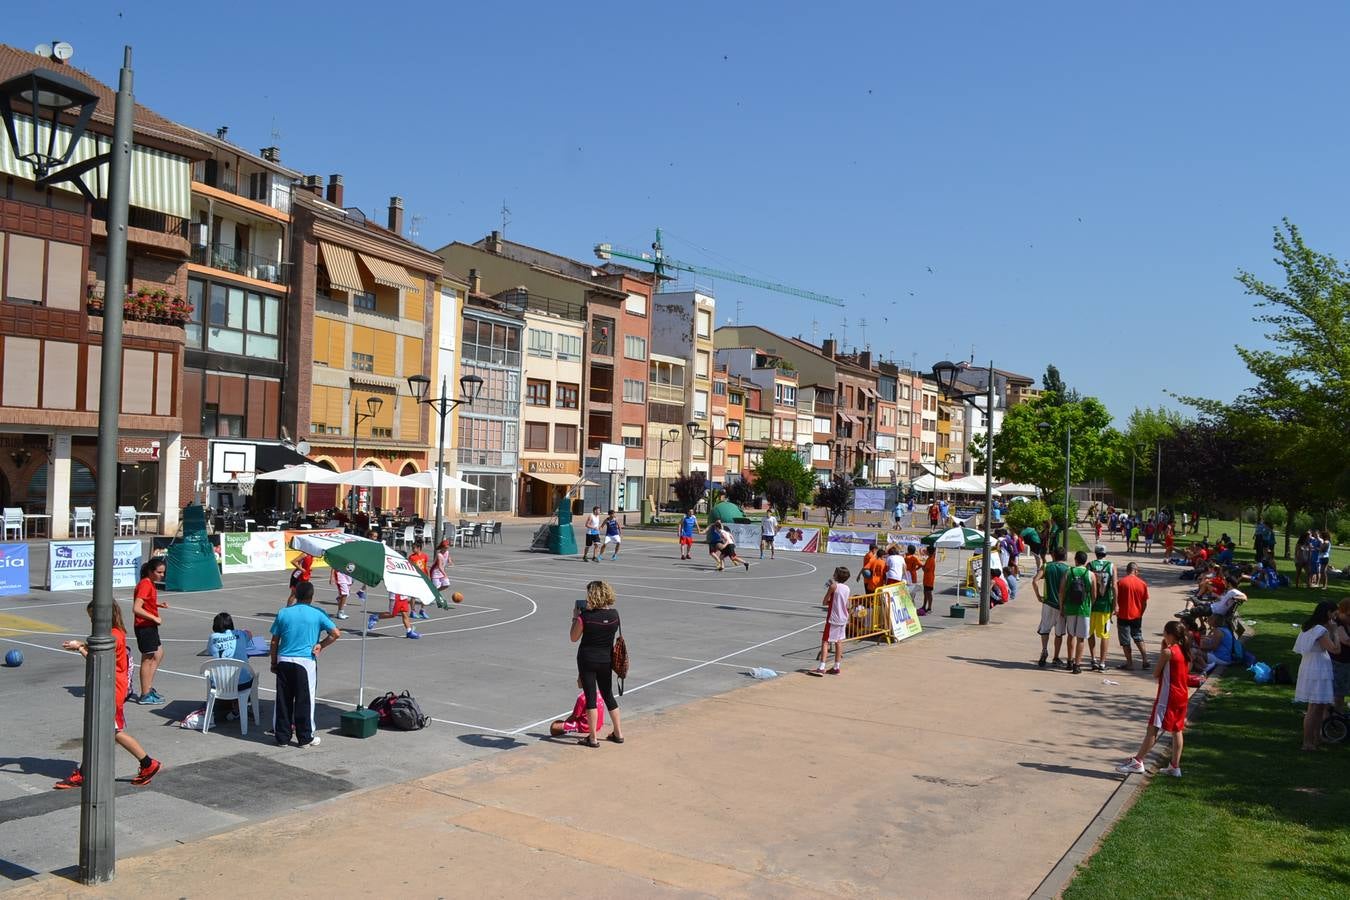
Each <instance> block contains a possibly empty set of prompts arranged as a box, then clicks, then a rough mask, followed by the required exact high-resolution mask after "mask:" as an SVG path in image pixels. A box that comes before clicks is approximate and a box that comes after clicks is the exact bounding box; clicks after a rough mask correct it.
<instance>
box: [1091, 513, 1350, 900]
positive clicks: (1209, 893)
mask: <svg viewBox="0 0 1350 900" xmlns="http://www.w3.org/2000/svg"><path fill="white" fill-rule="evenodd" d="M1201 530H1202V532H1203V526H1202V529H1201ZM1230 534H1234V536H1235V537H1236V534H1235V533H1234V532H1230ZM1246 555H1247V556H1248V557H1249V556H1250V550H1248V551H1247V554H1246ZM1286 574H1290V573H1289V572H1287V571H1286ZM1247 593H1248V596H1249V597H1250V598H1251V599H1250V600H1248V602H1247V603H1246V604H1245V605H1244V606H1243V618H1244V619H1245V620H1247V621H1249V622H1252V623H1253V626H1254V628H1255V629H1256V633H1255V634H1252V633H1251V632H1249V633H1248V635H1247V638H1248V640H1247V641H1246V643H1247V646H1248V648H1249V649H1250V650H1251V651H1252V652H1253V653H1255V654H1256V656H1257V657H1258V658H1260V659H1261V660H1263V661H1265V662H1267V663H1270V664H1272V665H1273V664H1275V663H1277V662H1284V663H1286V664H1287V665H1288V666H1289V669H1290V672H1291V673H1296V672H1297V669H1298V659H1297V657H1296V656H1295V655H1294V653H1293V651H1292V647H1293V643H1294V638H1295V636H1296V635H1297V633H1298V632H1297V630H1296V628H1295V627H1293V626H1295V625H1298V624H1300V623H1302V621H1303V620H1304V618H1306V616H1307V615H1308V613H1309V612H1310V611H1311V610H1312V607H1313V606H1314V604H1315V603H1316V602H1317V601H1319V600H1323V599H1328V600H1333V601H1336V600H1339V599H1340V598H1341V597H1343V596H1346V595H1347V594H1350V585H1347V584H1346V583H1344V582H1342V583H1339V584H1338V583H1336V582H1333V583H1332V586H1331V587H1330V588H1329V589H1328V590H1327V591H1325V592H1323V591H1310V590H1306V589H1304V590H1298V591H1294V590H1290V589H1288V588H1286V589H1283V590H1279V591H1261V590H1255V589H1252V590H1249V591H1248V592H1247ZM1293 692H1294V691H1293V687H1292V686H1287V685H1286V686H1278V685H1258V684H1255V683H1254V682H1253V681H1252V679H1251V676H1250V675H1249V674H1248V673H1247V672H1246V671H1245V670H1237V671H1235V672H1234V673H1233V674H1230V675H1227V676H1225V677H1224V678H1222V679H1220V681H1219V690H1218V692H1217V693H1216V694H1215V695H1214V696H1213V697H1211V698H1210V700H1209V702H1208V703H1207V704H1206V705H1205V706H1204V708H1203V709H1202V710H1201V711H1200V713H1199V714H1198V715H1197V716H1196V718H1195V720H1194V722H1193V723H1192V726H1191V728H1189V729H1188V730H1187V731H1186V750H1185V755H1184V757H1183V758H1182V763H1181V764H1182V769H1183V771H1184V772H1185V777H1184V778H1182V779H1180V780H1177V779H1172V778H1163V777H1159V778H1155V779H1153V781H1152V782H1151V783H1150V784H1149V785H1148V786H1147V787H1145V788H1144V790H1143V791H1142V792H1141V794H1140V796H1139V800H1138V802H1137V803H1136V804H1135V805H1134V806H1133V807H1132V808H1131V809H1130V811H1129V812H1128V813H1126V814H1125V816H1124V817H1122V818H1121V820H1120V821H1119V822H1118V823H1117V824H1116V826H1115V827H1114V828H1113V829H1112V831H1111V833H1110V834H1109V835H1108V836H1107V838H1106V840H1105V841H1104V842H1103V844H1102V846H1101V848H1100V849H1099V850H1098V852H1097V853H1096V854H1095V855H1094V856H1093V857H1092V858H1091V859H1089V860H1088V862H1087V863H1086V864H1085V865H1084V866H1083V867H1082V868H1080V869H1079V872H1078V875H1077V877H1076V878H1075V880H1074V881H1073V883H1072V884H1071V885H1070V886H1069V888H1068V890H1066V891H1065V893H1064V896H1065V897H1066V898H1071V900H1083V898H1094V897H1101V898H1110V900H1119V898H1122V897H1200V896H1203V897H1235V898H1236V897H1241V898H1248V897H1255V898H1270V900H1273V898H1277V897H1278V898H1292V897H1333V896H1348V895H1350V818H1347V810H1350V778H1347V777H1346V776H1347V774H1348V773H1350V745H1342V746H1338V747H1330V748H1327V749H1325V750H1323V751H1321V752H1319V753H1303V752H1301V751H1300V750H1299V744H1300V741H1301V731H1300V729H1301V727H1302V722H1303V711H1304V708H1303V707H1302V706H1296V705H1294V704H1293V703H1292V702H1291V701H1292V699H1293ZM1141 730H1142V723H1141ZM1167 746H1168V745H1167V743H1166V741H1164V742H1162V743H1161V744H1160V748H1161V749H1163V750H1166V749H1167Z"/></svg>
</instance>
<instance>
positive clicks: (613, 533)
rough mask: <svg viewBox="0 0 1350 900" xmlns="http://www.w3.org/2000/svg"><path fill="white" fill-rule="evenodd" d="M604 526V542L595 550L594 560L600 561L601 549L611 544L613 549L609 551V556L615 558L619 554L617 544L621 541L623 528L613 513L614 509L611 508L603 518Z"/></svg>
mask: <svg viewBox="0 0 1350 900" xmlns="http://www.w3.org/2000/svg"><path fill="white" fill-rule="evenodd" d="M604 528H605V543H604V544H603V545H601V547H600V548H599V549H597V550H596V551H595V553H596V562H599V561H600V553H601V551H602V550H603V549H604V548H605V547H608V546H609V545H611V544H613V545H614V551H613V552H612V553H610V555H609V558H610V559H616V558H617V557H618V555H619V545H620V544H621V543H623V534H622V532H623V529H622V528H621V527H620V525H619V520H618V518H617V517H616V516H615V515H614V510H612V509H611V510H610V511H609V515H608V516H607V517H606V518H605V525H604Z"/></svg>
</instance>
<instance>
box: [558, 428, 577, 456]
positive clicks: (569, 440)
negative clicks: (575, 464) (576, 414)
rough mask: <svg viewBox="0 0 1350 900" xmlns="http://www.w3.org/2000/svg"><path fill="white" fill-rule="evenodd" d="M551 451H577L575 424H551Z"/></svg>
mask: <svg viewBox="0 0 1350 900" xmlns="http://www.w3.org/2000/svg"><path fill="white" fill-rule="evenodd" d="M553 452H554V453H576V452H577V426H575V425H554V426H553Z"/></svg>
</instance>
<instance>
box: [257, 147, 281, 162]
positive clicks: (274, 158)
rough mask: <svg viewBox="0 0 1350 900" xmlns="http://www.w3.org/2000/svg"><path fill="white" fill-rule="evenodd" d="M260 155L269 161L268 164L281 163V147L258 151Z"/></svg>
mask: <svg viewBox="0 0 1350 900" xmlns="http://www.w3.org/2000/svg"><path fill="white" fill-rule="evenodd" d="M258 155H259V156H261V157H262V158H263V159H265V160H267V161H268V162H274V163H279V162H281V148H280V147H264V148H262V149H261V150H259V151H258Z"/></svg>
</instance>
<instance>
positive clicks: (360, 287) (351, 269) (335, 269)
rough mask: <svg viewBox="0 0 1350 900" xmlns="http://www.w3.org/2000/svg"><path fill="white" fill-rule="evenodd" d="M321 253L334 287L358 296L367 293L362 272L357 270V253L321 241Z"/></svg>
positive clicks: (330, 281) (329, 279)
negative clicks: (362, 279)
mask: <svg viewBox="0 0 1350 900" xmlns="http://www.w3.org/2000/svg"><path fill="white" fill-rule="evenodd" d="M319 252H320V253H322V254H323V264H324V265H325V266H326V267H327V268H328V281H329V283H330V284H332V285H333V287H335V288H338V289H339V290H343V291H348V292H351V293H356V294H364V293H365V292H366V286H365V284H364V283H363V282H362V281H361V272H360V271H359V270H358V269H357V268H356V254H355V253H353V252H352V251H350V250H348V249H347V248H346V247H339V246H338V245H337V244H330V243H328V242H327V241H319Z"/></svg>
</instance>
